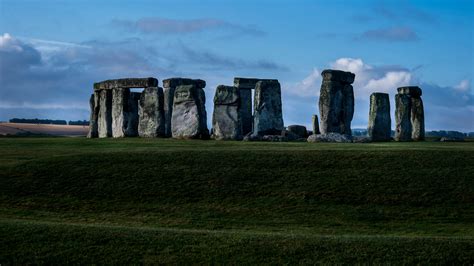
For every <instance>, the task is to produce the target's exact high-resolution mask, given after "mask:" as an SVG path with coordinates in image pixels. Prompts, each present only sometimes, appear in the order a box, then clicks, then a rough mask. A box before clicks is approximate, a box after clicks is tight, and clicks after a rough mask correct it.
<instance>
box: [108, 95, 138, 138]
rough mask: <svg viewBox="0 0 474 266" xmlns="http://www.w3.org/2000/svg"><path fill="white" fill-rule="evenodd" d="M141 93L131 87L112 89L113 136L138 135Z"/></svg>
mask: <svg viewBox="0 0 474 266" xmlns="http://www.w3.org/2000/svg"><path fill="white" fill-rule="evenodd" d="M140 95H141V93H139V92H132V93H131V92H130V89H129V88H115V89H113V90H112V137H114V138H123V137H136V136H137V135H138V101H139V99H140Z"/></svg>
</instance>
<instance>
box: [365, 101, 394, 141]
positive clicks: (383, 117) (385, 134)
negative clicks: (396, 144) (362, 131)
mask: <svg viewBox="0 0 474 266" xmlns="http://www.w3.org/2000/svg"><path fill="white" fill-rule="evenodd" d="M367 132H368V134H369V137H370V138H371V139H372V141H390V133H391V119H390V100H389V97H388V94H387V93H380V92H375V93H372V94H371V95H370V111H369V126H368V129H367Z"/></svg>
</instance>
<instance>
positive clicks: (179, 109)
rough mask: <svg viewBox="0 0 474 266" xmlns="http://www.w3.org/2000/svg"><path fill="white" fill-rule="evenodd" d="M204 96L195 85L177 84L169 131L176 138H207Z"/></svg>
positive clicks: (200, 89)
mask: <svg viewBox="0 0 474 266" xmlns="http://www.w3.org/2000/svg"><path fill="white" fill-rule="evenodd" d="M205 103H206V97H205V94H204V90H203V89H202V88H199V87H198V86H196V85H181V86H178V87H177V88H176V90H175V93H174V100H173V113H172V117H171V133H172V136H173V138H177V139H196V138H201V139H207V138H209V130H208V129H207V115H206V107H205Z"/></svg>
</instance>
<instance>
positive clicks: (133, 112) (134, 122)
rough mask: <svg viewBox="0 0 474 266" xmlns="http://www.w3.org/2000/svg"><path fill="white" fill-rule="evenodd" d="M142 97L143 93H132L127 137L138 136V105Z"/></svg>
mask: <svg viewBox="0 0 474 266" xmlns="http://www.w3.org/2000/svg"><path fill="white" fill-rule="evenodd" d="M141 95H142V93H141V92H132V93H130V102H129V111H128V120H127V130H126V131H125V136H127V137H136V136H138V123H139V116H138V108H139V107H138V104H139V102H140V98H141Z"/></svg>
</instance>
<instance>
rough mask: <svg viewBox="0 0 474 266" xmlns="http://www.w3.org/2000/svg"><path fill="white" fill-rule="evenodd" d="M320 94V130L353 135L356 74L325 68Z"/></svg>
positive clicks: (324, 132) (323, 132)
mask: <svg viewBox="0 0 474 266" xmlns="http://www.w3.org/2000/svg"><path fill="white" fill-rule="evenodd" d="M321 75H322V77H323V82H322V84H321V92H320V96H319V112H320V118H321V122H320V130H321V133H322V134H327V133H330V132H333V133H339V134H345V135H352V132H351V121H352V118H353V116H354V89H353V88H352V85H351V84H352V83H353V82H354V78H355V75H354V74H353V73H350V72H344V71H340V70H324V71H323V72H322V73H321Z"/></svg>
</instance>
